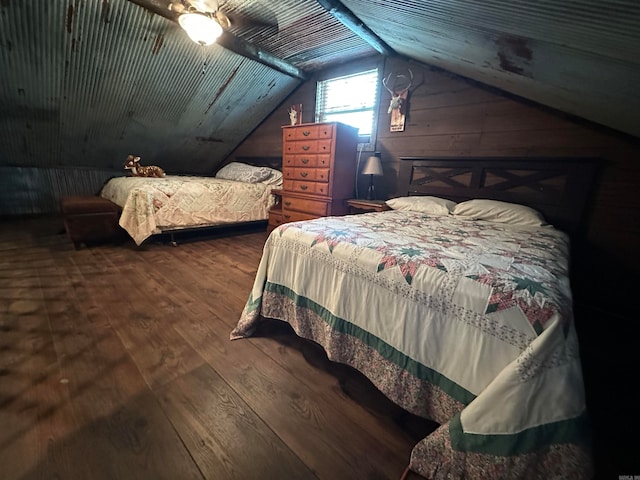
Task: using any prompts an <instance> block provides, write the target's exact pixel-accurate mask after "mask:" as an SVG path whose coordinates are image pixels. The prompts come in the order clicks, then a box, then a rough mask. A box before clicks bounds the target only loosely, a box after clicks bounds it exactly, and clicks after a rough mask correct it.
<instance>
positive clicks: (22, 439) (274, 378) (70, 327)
mask: <svg viewBox="0 0 640 480" xmlns="http://www.w3.org/2000/svg"><path fill="white" fill-rule="evenodd" d="M265 238H266V234H265V233H264V232H245V233H242V234H238V235H233V236H228V235H227V236H225V235H224V234H217V235H215V236H213V235H209V236H208V237H202V236H201V237H200V238H197V241H193V239H190V240H188V239H184V241H183V242H182V243H180V245H179V246H178V247H177V248H176V247H171V246H169V245H168V244H167V243H163V242H161V241H160V240H155V241H151V242H149V243H147V244H145V245H144V246H142V247H136V246H135V245H134V243H133V242H132V241H125V242H123V243H121V244H116V245H113V244H111V245H94V246H90V247H89V248H83V249H80V250H75V249H74V248H73V246H72V244H71V243H70V242H69V241H68V240H67V238H66V236H65V234H64V232H63V227H62V221H61V220H60V219H59V218H55V217H51V218H38V219H22V220H16V219H14V220H9V221H8V220H5V221H2V222H0V478H2V479H6V480H13V479H16V480H17V479H20V480H23V479H36V478H38V479H39V478H59V479H67V480H69V479H70V480H74V479H82V480H86V479H134V478H135V479H146V478H149V479H165V478H166V479H172V480H175V479H218V480H223V479H254V478H261V479H263V478H264V479H331V480H335V479H398V478H400V477H401V476H402V473H403V471H404V469H405V467H406V465H407V463H408V461H409V455H410V452H411V449H412V447H413V445H414V444H415V443H416V442H417V441H418V440H419V439H420V438H422V437H423V436H424V435H426V434H427V433H428V432H429V431H430V430H431V429H432V428H433V425H431V424H429V423H428V422H425V421H422V420H420V419H417V418H415V417H413V416H411V415H409V414H407V413H406V412H404V411H402V410H401V409H399V408H398V407H396V406H394V405H393V404H391V403H390V402H389V401H387V400H386V399H385V398H384V397H383V396H382V395H381V394H380V393H379V392H378V391H377V390H376V389H375V388H374V387H372V386H371V384H369V383H368V382H367V381H366V380H365V379H364V378H363V377H362V376H360V375H359V374H357V373H356V372H354V371H353V370H352V369H350V368H348V367H346V366H343V365H338V364H334V363H332V362H329V361H328V360H327V359H326V356H325V355H324V354H323V352H322V351H321V350H320V349H319V348H318V347H316V346H315V345H313V344H311V343H310V342H306V341H303V340H301V339H299V338H298V337H296V336H295V335H293V334H292V333H291V331H290V330H289V329H288V327H287V326H286V325H283V324H279V323H276V322H273V323H269V324H266V325H264V327H263V328H262V329H261V331H260V332H258V334H257V335H256V336H255V337H253V338H251V339H246V340H239V341H234V342H231V341H229V333H230V331H231V329H232V328H233V326H234V325H235V323H236V322H237V320H238V318H239V316H240V313H241V311H242V308H243V307H244V303H245V301H246V299H247V297H248V293H249V290H250V288H251V285H252V283H253V278H254V275H255V272H256V269H257V266H258V262H259V260H260V256H261V253H262V245H263V243H264V240H265ZM408 478H413V479H415V478H419V477H418V476H417V475H413V474H410V475H409V476H408Z"/></svg>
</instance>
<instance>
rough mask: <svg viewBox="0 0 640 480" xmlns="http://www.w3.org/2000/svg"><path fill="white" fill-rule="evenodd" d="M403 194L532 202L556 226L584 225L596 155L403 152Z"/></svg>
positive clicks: (571, 229)
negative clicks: (465, 155) (431, 154)
mask: <svg viewBox="0 0 640 480" xmlns="http://www.w3.org/2000/svg"><path fill="white" fill-rule="evenodd" d="M400 160H401V162H400V164H401V167H400V178H399V185H400V186H401V188H402V190H399V193H401V194H402V195H404V194H405V192H406V195H433V196H437V197H442V198H448V199H449V200H453V201H455V202H461V201H464V200H470V199H472V198H488V199H493V200H500V201H503V202H511V203H519V204H522V205H527V206H529V207H532V208H535V209H536V210H538V211H539V212H541V213H542V214H543V215H544V217H545V219H546V220H547V221H548V222H549V223H551V224H552V225H554V226H555V227H556V228H559V229H560V230H563V231H565V232H567V233H569V234H572V235H575V234H576V233H578V232H579V230H580V229H581V228H582V227H583V221H584V214H585V210H586V205H587V204H588V199H589V194H590V192H591V189H592V186H593V183H594V178H595V173H596V169H597V166H598V159H596V158H531V157H521V158H506V157H474V158H450V157H446V158H445V157H401V158H400Z"/></svg>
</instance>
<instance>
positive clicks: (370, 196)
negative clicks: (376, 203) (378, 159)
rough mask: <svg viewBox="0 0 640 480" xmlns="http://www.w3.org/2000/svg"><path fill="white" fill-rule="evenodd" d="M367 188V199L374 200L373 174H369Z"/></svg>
mask: <svg viewBox="0 0 640 480" xmlns="http://www.w3.org/2000/svg"><path fill="white" fill-rule="evenodd" d="M370 177H371V178H370V180H369V190H367V200H375V196H376V191H375V188H374V187H373V175H370Z"/></svg>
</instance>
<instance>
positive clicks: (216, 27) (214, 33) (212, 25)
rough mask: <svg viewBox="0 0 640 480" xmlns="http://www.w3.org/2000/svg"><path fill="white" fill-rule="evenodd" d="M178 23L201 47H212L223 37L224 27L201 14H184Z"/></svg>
mask: <svg viewBox="0 0 640 480" xmlns="http://www.w3.org/2000/svg"><path fill="white" fill-rule="evenodd" d="M178 23H179V24H180V26H181V27H182V28H183V29H184V31H185V32H187V35H189V38H191V40H193V41H194V42H196V43H199V44H200V45H211V44H212V43H213V42H215V41H216V39H217V38H218V37H219V36H220V35H222V27H221V26H220V24H219V23H218V22H216V21H215V20H214V19H213V18H211V17H207V16H206V15H203V14H201V13H183V14H182V15H180V16H179V17H178Z"/></svg>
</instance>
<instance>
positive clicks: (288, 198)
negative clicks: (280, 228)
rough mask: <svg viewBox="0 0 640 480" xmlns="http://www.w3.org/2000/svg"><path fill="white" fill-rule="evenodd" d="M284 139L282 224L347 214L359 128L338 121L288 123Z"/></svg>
mask: <svg viewBox="0 0 640 480" xmlns="http://www.w3.org/2000/svg"><path fill="white" fill-rule="evenodd" d="M282 141H283V144H282V150H283V160H282V174H283V187H282V223H287V222H296V221H299V220H310V219H313V218H318V217H323V216H326V215H345V214H346V213H348V211H349V209H348V206H347V204H346V200H347V199H349V198H353V193H354V189H355V187H354V182H355V175H356V155H357V145H358V129H356V128H353V127H351V126H349V125H345V124H343V123H338V122H331V123H308V124H302V125H294V126H285V127H283V128H282Z"/></svg>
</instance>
